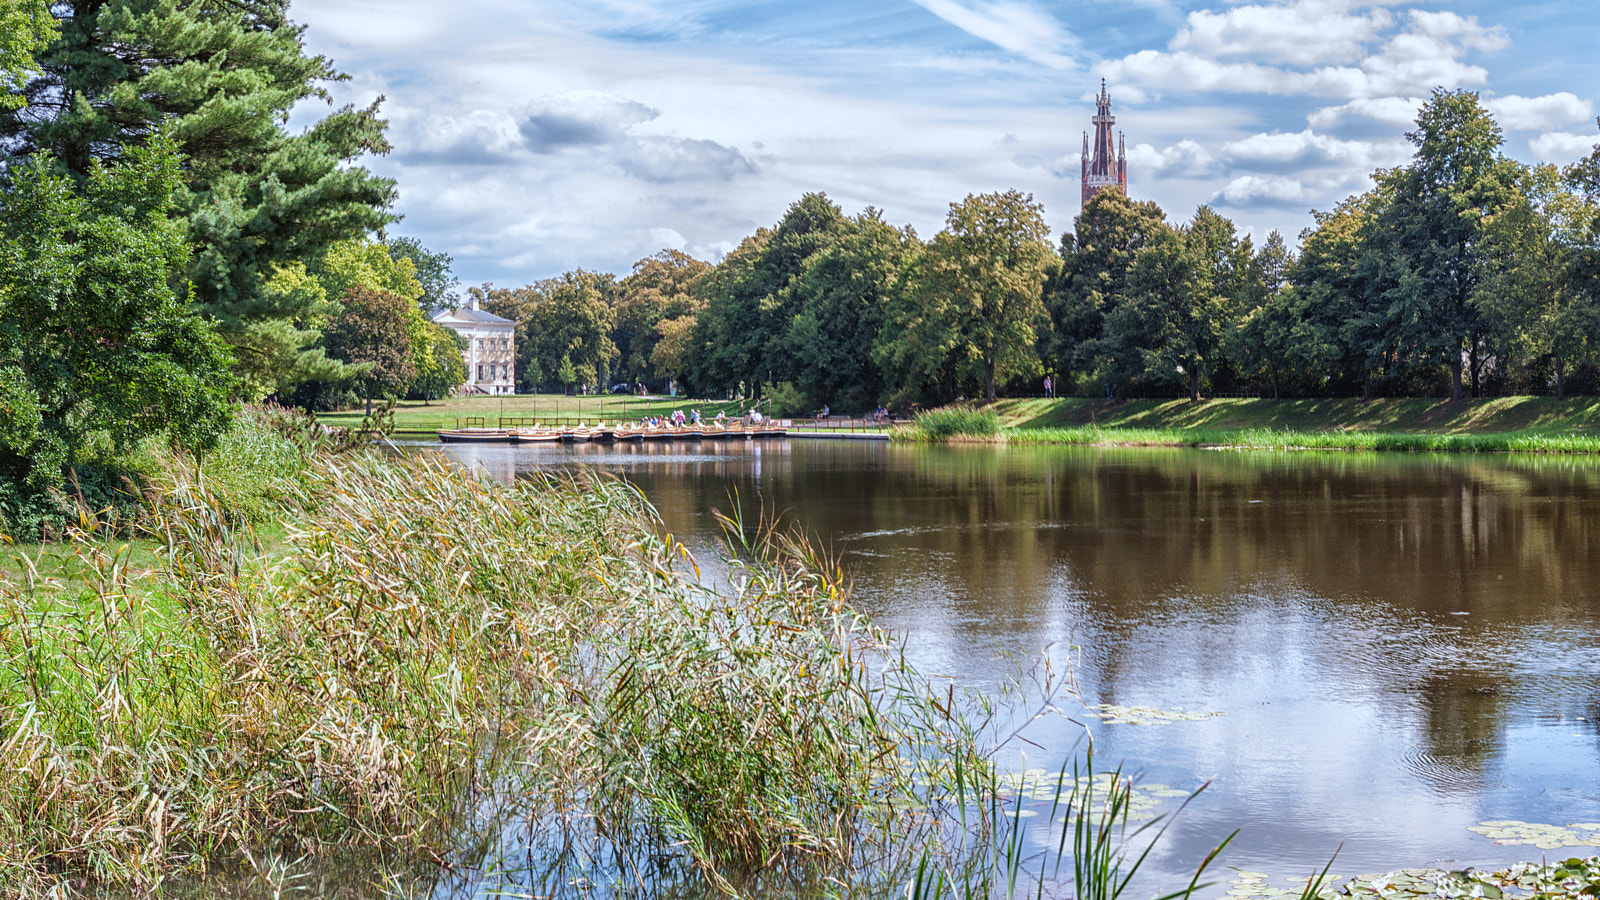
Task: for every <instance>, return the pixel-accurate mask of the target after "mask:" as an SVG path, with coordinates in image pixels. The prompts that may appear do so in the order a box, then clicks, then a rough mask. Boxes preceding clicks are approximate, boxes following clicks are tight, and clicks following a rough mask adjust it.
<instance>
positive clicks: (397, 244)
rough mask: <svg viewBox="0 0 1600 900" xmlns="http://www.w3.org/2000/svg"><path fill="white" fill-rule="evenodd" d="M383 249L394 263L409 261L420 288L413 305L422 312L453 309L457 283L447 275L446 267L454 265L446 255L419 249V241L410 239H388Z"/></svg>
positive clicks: (457, 280) (456, 294)
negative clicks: (385, 249) (451, 307)
mask: <svg viewBox="0 0 1600 900" xmlns="http://www.w3.org/2000/svg"><path fill="white" fill-rule="evenodd" d="M383 246H384V247H385V248H387V249H388V251H389V256H390V257H391V258H393V259H394V261H395V263H397V264H398V263H400V262H401V260H408V261H410V263H411V267H412V271H413V273H414V275H415V277H416V280H417V284H418V285H419V286H420V287H421V288H422V295H421V296H420V297H418V298H417V304H418V306H419V307H420V308H421V309H422V311H423V312H425V313H426V312H430V311H432V310H434V309H437V308H438V307H441V306H456V305H458V304H459V303H460V302H461V296H460V294H458V293H457V292H456V288H458V287H460V286H461V280H460V279H458V278H456V277H455V275H454V274H452V273H451V271H450V265H451V263H453V262H454V260H452V259H451V258H450V254H448V253H435V252H433V251H432V250H429V249H428V248H427V247H424V246H422V242H421V241H418V240H417V239H416V238H410V237H395V238H390V239H388V240H386V241H384V242H383Z"/></svg>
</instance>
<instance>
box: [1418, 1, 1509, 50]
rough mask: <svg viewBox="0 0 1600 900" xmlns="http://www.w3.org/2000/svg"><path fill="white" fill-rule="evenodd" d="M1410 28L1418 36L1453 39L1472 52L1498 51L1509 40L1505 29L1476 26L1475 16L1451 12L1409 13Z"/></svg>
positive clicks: (1424, 11)
mask: <svg viewBox="0 0 1600 900" xmlns="http://www.w3.org/2000/svg"><path fill="white" fill-rule="evenodd" d="M1410 15H1411V27H1412V29H1413V30H1414V31H1416V32H1417V33H1418V34H1424V35H1427V36H1429V37H1434V38H1440V39H1454V40H1455V41H1456V42H1457V43H1458V44H1460V45H1461V46H1463V47H1467V48H1470V49H1473V50H1499V49H1501V48H1502V47H1504V46H1505V45H1506V44H1507V43H1508V42H1509V40H1510V38H1508V37H1507V36H1506V32H1505V29H1503V28H1499V27H1493V28H1491V27H1485V26H1483V25H1479V24H1478V17H1477V16H1459V15H1456V14H1455V13H1453V12H1428V11H1427V10H1422V9H1413V10H1411V11H1410Z"/></svg>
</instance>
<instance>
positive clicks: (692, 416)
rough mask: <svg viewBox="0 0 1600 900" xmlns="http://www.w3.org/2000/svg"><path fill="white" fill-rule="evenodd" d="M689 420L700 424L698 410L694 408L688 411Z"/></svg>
mask: <svg viewBox="0 0 1600 900" xmlns="http://www.w3.org/2000/svg"><path fill="white" fill-rule="evenodd" d="M689 421H690V422H693V423H694V424H696V425H699V424H700V410H698V409H696V410H695V411H694V412H691V413H689Z"/></svg>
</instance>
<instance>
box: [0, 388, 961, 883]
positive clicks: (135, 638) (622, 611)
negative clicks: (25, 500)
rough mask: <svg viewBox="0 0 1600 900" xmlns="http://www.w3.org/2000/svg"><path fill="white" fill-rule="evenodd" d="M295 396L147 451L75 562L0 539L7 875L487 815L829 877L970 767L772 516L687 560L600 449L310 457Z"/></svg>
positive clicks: (474, 821) (2, 809) (839, 590)
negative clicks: (731, 553)
mask: <svg viewBox="0 0 1600 900" xmlns="http://www.w3.org/2000/svg"><path fill="white" fill-rule="evenodd" d="M296 424H297V422H296V417H294V416H292V415H289V414H286V413H281V412H280V413H261V414H257V413H252V414H250V415H248V416H246V417H245V418H244V419H243V420H242V422H241V424H240V426H239V427H238V428H237V429H236V432H238V434H237V435H232V436H230V437H229V439H228V440H229V443H230V445H231V446H232V447H233V448H234V449H235V450H238V451H239V452H238V453H237V454H235V455H234V456H233V457H232V458H231V459H230V460H229V461H228V462H227V463H226V464H221V465H214V464H211V463H200V464H195V463H193V462H192V461H190V462H188V463H182V464H178V465H175V467H174V468H173V470H172V471H171V472H170V475H171V480H170V482H169V483H168V484H166V485H164V489H163V491H162V492H161V495H160V496H159V497H156V498H153V499H152V503H151V507H150V509H149V511H148V513H147V515H146V517H145V518H144V519H143V520H141V521H140V523H139V525H138V527H139V529H140V530H141V532H142V533H145V534H147V535H149V536H150V538H151V539H152V540H153V542H154V543H153V547H154V549H153V550H148V549H147V550H145V551H142V552H139V553H137V554H135V553H132V552H129V551H125V550H124V551H117V550H113V549H111V548H109V547H107V546H105V545H102V544H100V543H99V542H98V541H97V540H96V539H95V538H94V536H93V535H88V534H86V535H84V536H83V537H82V538H81V540H80V542H79V543H78V544H77V558H78V559H79V560H80V561H81V563H80V566H79V567H78V569H77V570H76V571H77V572H78V573H79V574H80V575H81V577H79V578H76V579H70V580H64V579H58V578H50V577H48V575H47V574H45V573H40V572H38V570H37V566H36V565H35V564H34V563H33V558H32V557H29V556H27V555H26V553H23V554H22V555H20V556H18V557H17V559H16V560H15V561H14V562H13V564H12V565H10V566H8V567H7V570H8V571H7V577H6V578H5V579H4V581H3V582H0V601H3V606H0V620H3V621H0V708H3V709H4V716H5V728H4V731H3V733H4V734H5V735H6V739H5V741H4V743H3V744H0V762H3V765H0V847H4V850H3V851H0V853H3V857H4V858H3V859H0V872H4V873H6V874H5V875H4V876H0V877H3V878H4V879H6V880H7V881H8V882H9V883H10V888H11V889H17V888H18V887H21V886H29V885H31V886H33V887H37V888H44V887H49V886H51V885H70V884H73V883H78V884H83V883H84V880H85V879H87V881H88V883H90V884H95V885H101V884H113V885H115V884H121V885H126V886H130V887H135V888H139V889H141V890H143V889H149V888H152V887H153V886H155V885H157V884H160V883H162V882H163V881H164V880H165V879H167V878H169V877H170V876H171V875H173V874H174V873H179V872H187V873H197V872H203V871H205V870H207V869H208V868H214V867H217V866H219V865H221V866H224V867H226V866H227V865H229V864H231V863H234V862H237V861H238V860H239V859H240V858H241V855H243V854H260V853H277V852H292V853H294V854H316V853H319V852H322V851H325V850H327V849H328V848H330V847H333V846H338V847H339V848H340V852H341V853H353V852H355V851H357V850H360V849H362V848H366V849H371V850H376V851H381V852H382V853H383V854H386V855H389V856H392V857H395V858H399V859H412V860H425V859H450V858H460V857H459V856H458V854H460V853H464V852H470V848H472V847H474V846H482V845H483V841H485V840H488V839H489V838H490V836H491V835H493V834H494V833H495V829H496V828H499V827H503V825H504V824H505V822H506V821H508V820H507V818H506V817H507V816H516V817H518V818H520V819H522V820H525V821H526V822H528V823H529V827H537V828H548V829H553V830H555V831H556V832H559V833H561V834H562V835H564V837H563V839H565V840H574V839H577V840H581V841H587V842H589V843H590V844H591V845H592V846H594V847H595V848H598V847H600V846H601V845H611V846H613V847H614V848H623V847H629V846H630V844H631V849H639V848H641V847H647V848H649V853H650V854H652V855H655V856H657V857H659V856H660V855H661V854H668V855H673V854H674V853H675V851H673V850H672V849H670V848H672V847H674V846H676V847H682V848H684V850H683V853H684V858H685V860H686V861H687V862H689V863H692V864H693V866H694V867H698V870H699V871H700V872H702V873H703V874H704V875H705V876H706V877H708V878H710V879H712V880H713V881H714V882H718V883H724V882H730V881H731V880H736V879H738V878H741V877H745V875H750V876H758V875H759V873H761V872H767V871H771V870H773V869H774V868H777V869H781V870H784V871H787V872H790V873H791V874H793V873H797V872H800V871H802V870H805V871H814V872H815V873H816V874H817V875H818V877H821V875H823V874H832V875H833V876H834V877H839V878H849V877H854V876H852V875H851V873H852V872H867V871H869V870H871V871H879V872H880V874H881V872H882V871H887V870H886V869H885V870H879V869H876V868H875V867H872V866H863V865H861V860H862V856H863V854H867V853H868V852H869V850H870V849H871V848H873V847H876V848H877V849H876V850H874V851H872V852H874V853H877V854H879V857H874V858H880V857H881V858H887V856H888V855H891V854H892V853H894V852H899V850H901V849H904V848H897V847H896V846H894V845H893V844H892V843H890V844H882V845H880V840H881V839H882V838H883V837H884V835H885V832H884V829H889V830H890V831H892V832H893V833H895V834H897V835H900V836H902V837H904V836H906V835H907V831H906V829H907V828H910V830H911V831H916V830H917V829H918V828H919V827H920V826H912V825H908V824H907V822H908V821H909V820H905V819H904V818H903V817H902V816H901V815H900V813H899V812H897V810H902V811H903V810H906V809H910V808H915V807H922V806H925V805H926V803H927V800H928V793H927V791H928V789H929V787H930V785H935V784H940V783H942V782H941V781H940V777H939V776H933V777H930V773H935V772H938V771H945V769H946V767H948V766H950V765H952V764H954V765H956V766H959V767H960V769H961V770H964V771H965V772H966V773H967V775H966V778H968V779H971V780H972V781H973V783H981V782H982V773H983V772H984V771H985V770H986V763H985V762H984V761H983V759H982V758H981V756H980V755H979V754H978V753H977V752H976V750H977V745H976V743H975V740H976V734H975V733H974V732H973V731H972V730H971V729H970V728H969V727H968V725H967V722H966V720H965V719H964V717H963V714H961V713H960V712H959V711H958V710H956V709H954V708H952V707H950V705H949V703H948V701H946V702H943V703H940V704H935V703H934V702H933V701H934V698H933V697H932V695H931V694H930V693H929V690H928V687H927V685H926V684H924V683H922V682H920V681H919V680H917V679H916V678H915V677H914V673H911V672H910V671H909V670H908V669H906V668H905V667H904V666H903V664H902V663H901V662H899V659H898V657H897V655H896V654H895V653H894V650H893V647H894V645H893V643H892V641H890V640H889V639H888V637H887V636H886V635H884V634H882V633H881V632H879V631H877V630H876V629H874V628H872V627H871V626H870V625H869V624H868V623H866V622H865V621H864V620H863V619H862V618H861V617H860V616H859V615H858V614H856V613H855V612H854V611H853V610H852V609H851V608H850V606H849V598H848V592H847V589H846V588H845V585H844V582H843V577H842V575H841V574H840V572H839V571H838V569H837V567H836V566H834V565H833V564H831V563H830V562H829V561H828V560H827V559H825V558H824V557H822V556H820V555H819V554H818V553H817V552H816V551H815V550H814V549H813V548H812V547H811V546H810V545H809V544H808V543H806V542H805V541H803V540H801V539H799V538H797V537H795V536H794V535H792V534H788V533H784V532H780V531H776V530H774V529H772V528H766V527H757V526H755V525H754V524H751V525H750V526H749V527H746V523H743V522H741V521H739V520H738V519H737V518H734V519H731V520H730V521H729V525H730V534H731V535H733V536H734V542H735V545H736V547H737V549H738V551H739V553H740V556H738V557H737V559H736V560H735V561H733V562H732V566H733V568H732V571H731V577H732V578H733V580H734V581H735V582H737V583H739V584H740V585H742V587H741V588H740V589H738V590H735V591H722V592H718V591H714V590H712V589H710V588H707V587H703V586H700V585H699V584H698V583H697V581H696V580H695V579H694V578H693V577H692V574H691V573H692V572H693V564H694V560H692V559H691V558H689V557H688V556H687V554H686V553H685V552H684V551H683V549H682V548H681V547H679V546H678V545H676V544H674V543H673V542H672V541H671V540H670V538H667V537H665V536H663V535H662V534H661V533H660V530H659V526H658V525H657V524H656V523H655V522H654V520H653V518H652V517H651V515H650V512H649V510H648V507H647V506H646V505H645V504H644V503H643V501H642V499H641V498H640V497H639V496H638V495H637V494H636V493H635V492H633V491H632V490H631V489H630V488H628V487H627V486H626V485H624V484H622V483H620V482H585V483H579V482H574V481H560V480H554V479H552V480H545V481H540V482H535V483H527V484H522V485H519V486H516V487H506V486H502V485H499V484H496V483H494V482H492V481H489V480H487V477H486V476H482V475H479V474H474V473H471V472H468V471H464V470H461V469H458V468H454V467H451V466H449V465H448V464H446V463H444V462H442V461H441V460H439V459H437V458H435V457H432V456H422V457H413V458H404V459H386V458H381V457H377V456H373V455H369V454H367V453H365V452H363V453H357V454H348V455H339V456H333V457H329V456H327V455H326V452H327V450H328V449H329V448H328V446H327V439H326V438H324V437H322V436H321V435H320V433H319V432H318V431H316V430H315V429H307V428H296V427H295V426H296ZM300 424H303V421H302V422H301V423H300ZM215 458H216V457H213V459H215ZM252 521H255V522H258V523H261V524H267V525H271V526H275V527H273V528H269V529H268V531H269V535H268V536H267V537H265V538H263V535H262V530H261V529H259V528H257V527H253V526H252ZM957 761H959V762H957ZM911 843H913V844H914V845H918V846H920V844H917V843H916V842H911ZM596 853H597V855H599V852H598V849H597V850H596ZM591 874H592V873H591Z"/></svg>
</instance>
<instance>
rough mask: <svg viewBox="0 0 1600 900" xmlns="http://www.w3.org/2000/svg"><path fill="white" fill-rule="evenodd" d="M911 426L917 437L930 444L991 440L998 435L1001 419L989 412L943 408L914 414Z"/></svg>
mask: <svg viewBox="0 0 1600 900" xmlns="http://www.w3.org/2000/svg"><path fill="white" fill-rule="evenodd" d="M912 426H913V428H914V429H915V431H916V433H917V434H918V435H919V436H921V437H922V438H923V439H924V440H930V441H943V440H949V439H950V438H954V437H966V438H994V437H997V436H998V435H999V434H1000V416H999V415H998V414H997V413H995V411H994V410H992V409H973V408H971V407H966V406H946V407H941V408H940V409H930V410H928V411H926V412H921V413H917V415H916V418H915V419H913V420H912Z"/></svg>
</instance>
